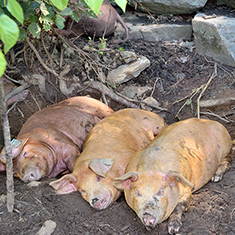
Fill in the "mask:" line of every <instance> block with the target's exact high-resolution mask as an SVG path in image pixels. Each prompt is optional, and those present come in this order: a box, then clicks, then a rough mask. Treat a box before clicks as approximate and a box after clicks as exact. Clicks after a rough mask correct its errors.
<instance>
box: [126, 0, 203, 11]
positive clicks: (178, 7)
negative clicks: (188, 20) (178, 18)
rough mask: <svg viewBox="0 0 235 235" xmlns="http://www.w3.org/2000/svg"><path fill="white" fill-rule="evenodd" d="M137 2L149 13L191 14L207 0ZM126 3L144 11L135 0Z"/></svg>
mask: <svg viewBox="0 0 235 235" xmlns="http://www.w3.org/2000/svg"><path fill="white" fill-rule="evenodd" d="M139 2H140V3H141V4H142V5H143V6H144V8H146V9H147V10H148V11H150V12H151V13H156V14H191V13H193V12H196V11H197V10H198V9H200V8H202V7H204V6H205V4H206V2H207V0H177V1H176V0H139ZM128 3H129V4H130V5H131V6H133V7H135V6H136V5H137V8H138V9H139V10H141V11H146V10H145V9H144V8H143V7H142V6H141V5H140V4H138V3H136V1H135V0H128Z"/></svg>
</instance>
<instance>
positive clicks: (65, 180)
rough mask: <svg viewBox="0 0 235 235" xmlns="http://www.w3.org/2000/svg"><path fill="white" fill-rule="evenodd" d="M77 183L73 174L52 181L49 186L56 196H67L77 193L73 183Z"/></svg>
mask: <svg viewBox="0 0 235 235" xmlns="http://www.w3.org/2000/svg"><path fill="white" fill-rule="evenodd" d="M76 181H77V179H76V177H75V176H74V175H73V174H68V175H64V176H63V177H62V178H60V179H58V180H55V181H52V182H51V183H50V186H51V187H53V188H54V189H55V190H56V193H57V194H67V193H71V192H74V191H77V188H76V187H75V185H74V183H75V182H76Z"/></svg>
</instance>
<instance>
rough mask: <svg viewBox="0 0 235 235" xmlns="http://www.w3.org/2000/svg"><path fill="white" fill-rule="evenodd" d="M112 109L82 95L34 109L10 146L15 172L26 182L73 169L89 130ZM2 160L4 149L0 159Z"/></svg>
mask: <svg viewBox="0 0 235 235" xmlns="http://www.w3.org/2000/svg"><path fill="white" fill-rule="evenodd" d="M113 112H114V111H113V110H112V109H111V108H109V107H108V106H107V105H105V104H103V103H102V102H100V101H98V100H96V99H92V98H89V97H83V96H78V97H73V98H70V99H67V100H64V101H62V102H60V103H58V104H54V105H51V106H48V107H46V108H44V109H42V110H40V111H38V112H36V113H35V114H33V115H32V116H31V117H30V118H29V119H28V120H27V121H26V123H25V124H24V125H23V127H22V129H21V131H20V132H19V134H18V136H17V138H16V139H17V140H18V141H20V142H19V143H20V144H19V145H18V146H16V147H13V149H12V156H13V158H14V160H13V164H14V172H15V175H16V176H17V177H19V178H20V179H21V180H23V181H24V182H29V181H34V180H39V179H41V178H43V177H55V176H57V175H58V174H60V173H61V172H63V171H66V170H68V171H70V172H72V171H73V165H74V162H75V160H76V158H77V157H78V156H79V154H80V151H81V149H82V146H83V142H84V140H85V138H86V136H87V135H88V133H89V132H90V130H91V129H92V128H93V126H94V125H95V124H96V123H97V122H99V121H100V120H101V119H102V118H104V117H106V116H108V115H110V114H112V113H113ZM5 160H6V158H5V149H3V150H2V152H1V154H0V161H2V162H3V163H5ZM1 166H2V163H1V164H0V169H1V168H2V167H1ZM3 170H4V169H3Z"/></svg>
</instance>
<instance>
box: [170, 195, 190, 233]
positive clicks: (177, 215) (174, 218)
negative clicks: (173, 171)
mask: <svg viewBox="0 0 235 235" xmlns="http://www.w3.org/2000/svg"><path fill="white" fill-rule="evenodd" d="M191 198H192V193H191V191H190V192H187V193H186V194H184V195H183V196H182V197H181V198H180V200H179V203H178V204H177V206H176V207H175V209H174V211H173V212H172V214H171V216H170V218H169V220H168V233H169V234H175V233H178V232H179V230H180V227H181V226H182V221H181V219H182V214H183V213H184V212H185V211H187V210H188V207H189V204H190V201H191Z"/></svg>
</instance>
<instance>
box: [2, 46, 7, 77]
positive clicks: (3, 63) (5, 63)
mask: <svg viewBox="0 0 235 235" xmlns="http://www.w3.org/2000/svg"><path fill="white" fill-rule="evenodd" d="M6 67H7V61H6V59H5V57H4V55H3V53H2V51H1V50H0V77H1V76H2V75H3V73H4V71H5V70H6Z"/></svg>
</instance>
